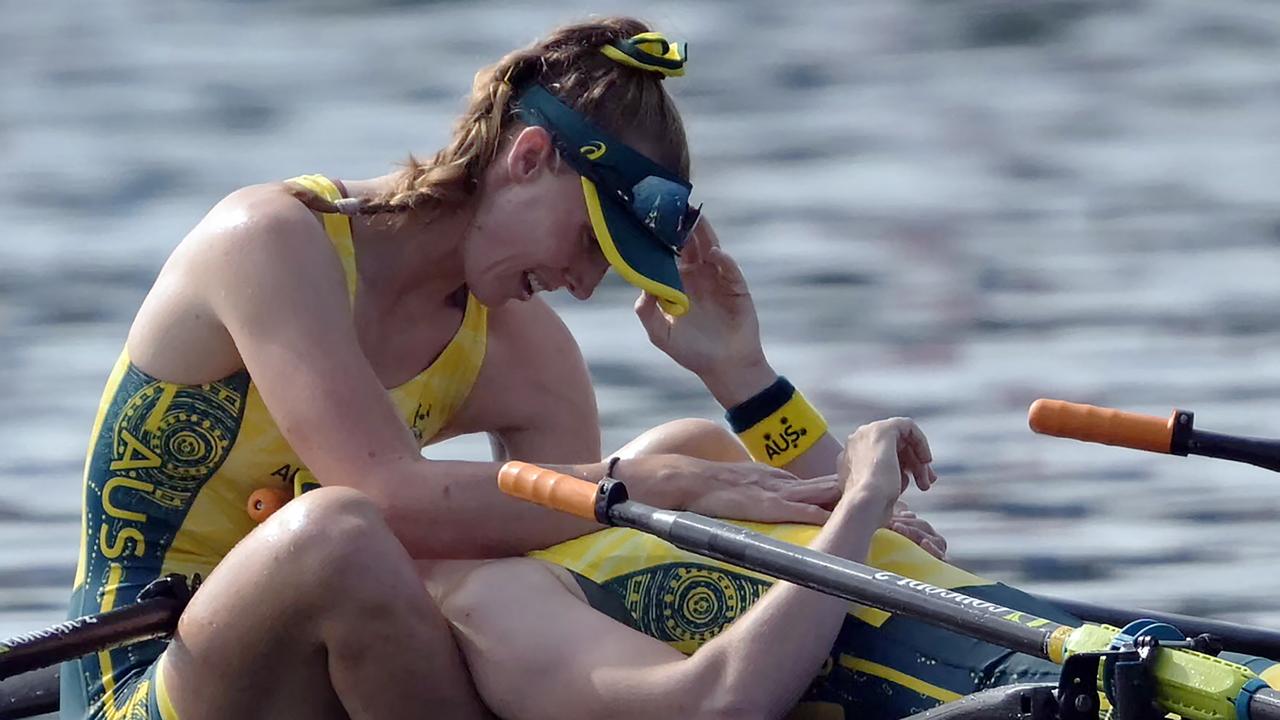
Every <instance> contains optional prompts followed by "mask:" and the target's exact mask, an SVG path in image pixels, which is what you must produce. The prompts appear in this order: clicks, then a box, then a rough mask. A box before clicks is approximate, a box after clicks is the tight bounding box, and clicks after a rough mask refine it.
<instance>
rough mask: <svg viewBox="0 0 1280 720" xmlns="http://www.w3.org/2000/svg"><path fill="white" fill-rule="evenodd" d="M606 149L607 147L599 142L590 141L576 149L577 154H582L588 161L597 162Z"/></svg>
mask: <svg viewBox="0 0 1280 720" xmlns="http://www.w3.org/2000/svg"><path fill="white" fill-rule="evenodd" d="M608 149H609V148H608V146H606V145H605V144H604V143H602V142H600V141H599V140H592V141H591V142H589V143H587V144H586V145H583V146H582V147H580V148H578V152H580V153H582V154H583V156H585V157H586V158H587V159H588V160H599V159H600V158H601V157H602V156H603V155H604V154H605V152H606V151H607V150H608Z"/></svg>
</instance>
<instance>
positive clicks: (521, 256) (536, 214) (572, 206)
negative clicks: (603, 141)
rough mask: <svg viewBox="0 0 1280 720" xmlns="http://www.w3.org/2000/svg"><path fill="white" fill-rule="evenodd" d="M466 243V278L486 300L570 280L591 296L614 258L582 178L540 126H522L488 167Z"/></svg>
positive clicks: (517, 296)
mask: <svg viewBox="0 0 1280 720" xmlns="http://www.w3.org/2000/svg"><path fill="white" fill-rule="evenodd" d="M483 185H484V187H483V190H482V196H481V199H480V201H479V204H478V206H477V208H476V215H475V219H474V220H473V222H472V226H471V229H470V231H469V234H468V238H467V242H466V251H465V253H466V254H465V263H466V276H467V284H468V286H469V287H470V289H471V292H472V293H473V294H475V296H476V298H477V299H479V300H480V301H481V302H483V303H485V304H486V305H491V306H492V305H501V304H502V303H504V302H506V301H508V300H527V299H529V297H531V296H532V294H533V293H536V292H538V291H540V290H557V289H560V288H565V289H567V290H569V292H570V293H572V294H573V296H574V297H576V298H578V299H580V300H585V299H587V298H588V297H590V296H591V293H592V292H593V291H594V290H595V288H596V286H597V285H599V284H600V279H601V278H602V277H604V274H605V272H606V271H607V270H608V269H609V263H608V261H607V260H605V258H604V253H603V252H602V251H601V250H600V245H599V243H597V242H596V239H595V234H594V232H593V231H592V229H591V220H590V218H589V217H588V215H587V204H586V200H585V199H584V197H583V193H582V181H581V179H580V177H579V176H578V174H577V173H575V172H574V171H573V170H572V169H571V168H569V167H568V166H567V165H565V164H564V163H563V162H561V160H560V159H559V157H558V156H557V155H556V150H555V147H554V146H553V145H552V144H551V137H550V135H548V134H547V132H546V131H545V130H543V129H542V128H537V127H531V128H525V129H524V130H522V131H521V132H520V133H519V134H518V135H517V136H516V137H515V138H514V139H513V140H512V141H511V142H510V143H509V144H508V145H507V146H506V147H505V148H504V149H503V150H502V151H500V152H499V154H498V157H497V158H495V159H494V162H493V164H492V165H491V167H490V168H489V170H488V171H487V172H486V176H485V180H484V184H483Z"/></svg>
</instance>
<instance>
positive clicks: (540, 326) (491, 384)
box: [458, 296, 597, 432]
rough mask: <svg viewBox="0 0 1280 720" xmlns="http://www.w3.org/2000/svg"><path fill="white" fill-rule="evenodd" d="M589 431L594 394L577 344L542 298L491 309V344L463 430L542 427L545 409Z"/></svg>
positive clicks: (461, 419)
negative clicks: (582, 423)
mask: <svg viewBox="0 0 1280 720" xmlns="http://www.w3.org/2000/svg"><path fill="white" fill-rule="evenodd" d="M548 407H556V408H558V409H559V412H558V413H556V416H557V417H558V418H559V419H563V420H565V421H567V422H571V423H574V424H576V423H577V422H578V420H579V419H581V421H582V422H585V423H587V424H589V425H592V426H593V427H592V428H590V429H592V430H594V429H595V428H594V424H595V423H596V422H597V417H596V405H595V392H594V390H593V389H592V387H591V379H590V374H589V373H588V372H587V364H586V360H584V359H583V357H582V350H581V349H580V348H579V347H578V342H577V341H576V340H575V339H574V337H573V334H572V333H571V332H570V331H569V328H568V326H566V325H565V323H564V321H563V320H561V319H560V316H559V315H557V314H556V312H555V310H553V309H552V308H551V306H549V305H548V304H547V303H546V302H545V301H543V300H542V299H541V298H538V297H536V296H535V297H534V298H533V299H531V300H528V301H526V302H509V303H507V304H505V305H503V306H501V307H496V308H492V309H490V311H489V346H488V350H487V351H486V353H485V362H484V365H483V367H482V368H481V370H480V376H479V377H478V378H477V380H476V387H475V390H474V391H473V393H472V397H471V398H469V399H468V403H467V407H466V408H464V410H463V412H462V414H461V415H460V417H459V418H458V420H459V422H460V423H461V424H465V425H466V426H467V427H465V428H461V427H460V430H462V431H463V432H480V431H483V432H492V431H494V430H499V429H522V428H526V427H528V426H529V424H530V423H533V422H537V423H539V424H546V423H547V422H550V421H552V420H553V419H554V418H548V417H547V416H546V414H545V410H546V408H548Z"/></svg>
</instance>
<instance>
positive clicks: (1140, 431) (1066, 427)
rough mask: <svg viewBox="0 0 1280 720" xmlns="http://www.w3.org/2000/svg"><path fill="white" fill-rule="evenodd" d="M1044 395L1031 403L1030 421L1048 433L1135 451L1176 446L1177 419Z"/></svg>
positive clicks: (1028, 415)
mask: <svg viewBox="0 0 1280 720" xmlns="http://www.w3.org/2000/svg"><path fill="white" fill-rule="evenodd" d="M1177 416H1178V413H1177V411H1176V410H1175V411H1174V414H1173V417H1170V418H1169V419H1167V420H1166V419H1165V418H1162V417H1156V416H1155V415H1140V414H1138V413H1131V412H1124V411H1121V410H1112V409H1111V408H1101V407H1095V406H1093V405H1081V404H1080V403H1072V402H1066V401H1064V400H1049V399H1046V398H1041V399H1039V400H1037V401H1035V402H1034V403H1031V410H1030V411H1028V413H1027V421H1028V422H1029V423H1030V425H1031V429H1032V430H1035V431H1036V432H1038V433H1041V434H1044V435H1055V436H1057V437H1064V438H1072V439H1074V440H1084V441H1086V442H1096V443H1102V444H1104V445H1118V446H1120V447H1127V448H1133V449H1135V450H1150V451H1151V452H1158V453H1168V452H1169V451H1170V449H1171V448H1172V445H1173V425H1174V419H1175V418H1176V417H1177Z"/></svg>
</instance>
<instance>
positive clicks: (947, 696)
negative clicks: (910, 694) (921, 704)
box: [840, 654, 963, 703]
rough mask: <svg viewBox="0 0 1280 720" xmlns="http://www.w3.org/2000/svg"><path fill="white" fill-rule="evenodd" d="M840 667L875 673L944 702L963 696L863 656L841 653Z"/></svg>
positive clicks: (877, 675) (896, 683) (876, 675)
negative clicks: (865, 658) (864, 658)
mask: <svg viewBox="0 0 1280 720" xmlns="http://www.w3.org/2000/svg"><path fill="white" fill-rule="evenodd" d="M840 667H843V668H846V669H848V670H852V671H854V672H859V673H862V674H863V675H874V676H875V677H878V678H883V679H885V680H888V681H889V682H891V683H894V684H895V685H901V686H902V687H904V688H907V689H908V690H914V691H915V692H918V693H920V694H921V695H924V696H925V697H931V698H934V699H935V700H941V701H942V702H944V703H948V702H952V701H955V700H959V699H960V698H961V697H963V696H962V695H961V694H960V693H958V692H953V691H951V690H948V689H946V688H944V687H938V686H937V685H934V684H932V683H927V682H925V681H923V680H921V679H920V678H914V677H911V676H910V675H908V674H906V673H904V672H901V671H899V670H894V669H893V668H891V667H888V666H886V665H881V664H880V663H873V662H871V661H870V660H863V659H862V658H856V657H853V656H852V655H844V654H842V655H840Z"/></svg>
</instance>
